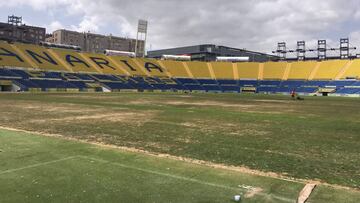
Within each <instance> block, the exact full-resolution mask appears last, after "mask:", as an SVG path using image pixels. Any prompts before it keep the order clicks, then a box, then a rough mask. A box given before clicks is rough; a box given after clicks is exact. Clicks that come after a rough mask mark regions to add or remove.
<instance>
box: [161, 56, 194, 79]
mask: <svg viewBox="0 0 360 203" xmlns="http://www.w3.org/2000/svg"><path fill="white" fill-rule="evenodd" d="M161 63H162V64H163V65H164V66H165V67H166V69H167V70H168V71H169V73H170V75H171V76H172V77H174V78H189V77H190V76H189V74H188V73H187V71H186V69H185V67H184V65H183V63H181V62H178V61H172V60H165V61H161Z"/></svg>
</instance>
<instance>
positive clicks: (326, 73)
mask: <svg viewBox="0 0 360 203" xmlns="http://www.w3.org/2000/svg"><path fill="white" fill-rule="evenodd" d="M347 62H348V61H347V60H331V61H323V62H321V64H320V66H319V69H318V71H317V72H316V73H315V76H314V78H313V79H314V80H333V79H335V77H336V76H337V74H339V72H340V71H341V70H342V69H343V68H344V66H345V65H346V63H347Z"/></svg>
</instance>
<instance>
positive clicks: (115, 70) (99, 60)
mask: <svg viewBox="0 0 360 203" xmlns="http://www.w3.org/2000/svg"><path fill="white" fill-rule="evenodd" d="M82 56H84V59H85V61H87V62H88V64H90V66H92V67H94V69H96V70H98V72H100V73H104V74H114V75H125V74H126V72H125V71H123V70H122V69H120V68H119V67H118V66H117V65H116V64H115V63H114V62H112V61H111V60H110V59H108V58H107V57H106V56H105V55H103V54H89V53H84V54H82Z"/></svg>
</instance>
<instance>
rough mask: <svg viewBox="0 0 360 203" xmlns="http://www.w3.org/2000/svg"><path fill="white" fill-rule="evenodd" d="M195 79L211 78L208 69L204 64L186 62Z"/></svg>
mask: <svg viewBox="0 0 360 203" xmlns="http://www.w3.org/2000/svg"><path fill="white" fill-rule="evenodd" d="M186 64H187V66H188V67H189V70H190V72H191V73H192V75H193V76H194V77H195V78H199V79H200V78H211V74H210V71H209V68H208V66H207V64H206V63H205V62H186Z"/></svg>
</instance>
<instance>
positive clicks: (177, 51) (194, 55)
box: [147, 44, 279, 62]
mask: <svg viewBox="0 0 360 203" xmlns="http://www.w3.org/2000/svg"><path fill="white" fill-rule="evenodd" d="M147 54H148V55H147V56H148V57H149V58H157V59H160V58H161V57H162V56H164V55H186V56H190V57H191V60H193V61H216V60H217V57H219V56H223V57H248V58H249V60H248V61H250V62H266V61H276V60H278V59H279V57H277V56H274V55H269V54H265V53H260V52H254V51H249V50H245V49H238V48H232V47H227V46H217V45H214V44H202V45H196V46H185V47H176V48H171V49H161V50H154V51H148V52H147Z"/></svg>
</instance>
